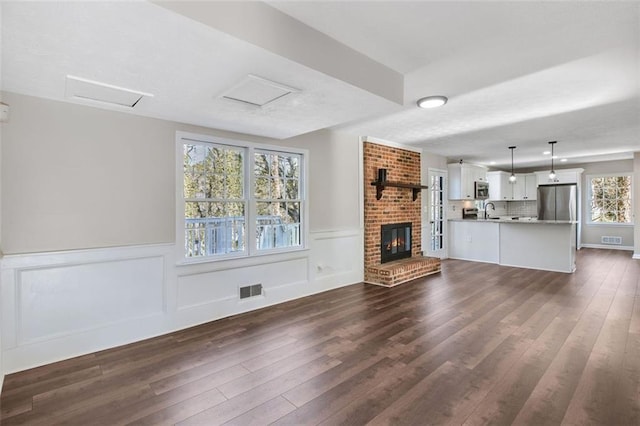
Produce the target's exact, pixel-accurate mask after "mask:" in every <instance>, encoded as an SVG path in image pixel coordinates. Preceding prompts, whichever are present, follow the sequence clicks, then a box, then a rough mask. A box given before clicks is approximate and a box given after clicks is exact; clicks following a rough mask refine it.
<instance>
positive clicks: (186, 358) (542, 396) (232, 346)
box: [0, 249, 640, 425]
mask: <svg viewBox="0 0 640 426" xmlns="http://www.w3.org/2000/svg"><path fill="white" fill-rule="evenodd" d="M442 266H443V267H442V273H441V274H437V275H432V276H429V277H427V278H424V279H421V280H416V281H413V282H411V283H407V284H403V285H400V286H398V287H396V288H392V289H388V288H382V287H376V286H372V285H365V284H357V285H352V286H349V287H345V288H341V289H338V290H333V291H329V292H326V293H322V294H319V295H315V296H311V297H307V298H304V299H299V300H295V301H292V302H288V303H284V304H281V305H277V306H273V307H270V308H266V309H263V310H260V311H256V312H251V313H247V314H243V315H239V316H235V317H232V318H227V319H223V320H220V321H215V322H212V323H209V324H205V325H201V326H198V327H194V328H190V329H188V330H183V331H180V332H176V333H173V334H170V335H166V336H162V337H158V338H155V339H150V340H146V341H143V342H139V343H135V344H131V345H128V346H124V347H119V348H115V349H110V350H106V351H103V352H99V353H95V354H91V355H86V356H82V357H79V358H75V359H71V360H68V361H63V362H59V363H56V364H52V365H48V366H44V367H40V368H36V369H33V370H28V371H24V372H20V373H17V374H12V375H9V376H7V377H6V378H5V383H4V389H3V391H2V396H1V400H0V401H1V412H2V425H18V424H30V425H31V424H38V425H54V424H68V425H94V424H95V425H124V424H136V425H158V424H180V425H214V424H235V425H250V424H271V423H273V424H277V425H313V424H326V425H334V424H347V425H358V424H365V423H370V424H374V425H378V424H393V425H426V424H454V425H460V424H465V425H467V424H468V425H476V424H503V425H506V424H526V425H555V424H576V425H586V424H595V425H639V424H640V261H639V260H632V259H631V254H630V253H629V252H624V251H614V250H594V249H584V250H581V251H580V253H579V256H578V271H577V272H576V273H575V274H562V273H553V272H544V271H534V270H528V269H518V268H509V267H503V266H496V265H489V264H482V263H470V262H463V261H455V260H448V261H444V262H443V265H442Z"/></svg>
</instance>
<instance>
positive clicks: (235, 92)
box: [220, 74, 300, 107]
mask: <svg viewBox="0 0 640 426" xmlns="http://www.w3.org/2000/svg"><path fill="white" fill-rule="evenodd" d="M298 92H300V89H296V88H293V87H289V86H286V85H284V84H280V83H276V82H275V81H271V80H267V79H266V78H262V77H258V76H257V75H253V74H249V75H248V76H246V77H245V78H244V79H243V80H242V81H241V82H240V83H238V84H236V85H235V86H233V87H232V88H231V89H229V90H227V91H226V92H224V93H223V94H222V95H220V97H222V98H224V99H229V100H232V101H237V102H242V103H245V104H250V105H255V106H259V107H261V106H264V105H267V104H269V103H271V102H273V101H275V100H276V99H280V98H282V97H284V96H287V95H288V94H290V93H298Z"/></svg>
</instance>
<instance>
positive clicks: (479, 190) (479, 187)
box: [474, 181, 489, 200]
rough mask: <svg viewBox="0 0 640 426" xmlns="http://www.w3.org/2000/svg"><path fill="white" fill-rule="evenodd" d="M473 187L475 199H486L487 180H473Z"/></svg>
mask: <svg viewBox="0 0 640 426" xmlns="http://www.w3.org/2000/svg"><path fill="white" fill-rule="evenodd" d="M474 187H475V197H474V198H475V199H476V200H486V199H487V198H489V182H480V181H475V182H474Z"/></svg>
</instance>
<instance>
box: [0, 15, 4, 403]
mask: <svg viewBox="0 0 640 426" xmlns="http://www.w3.org/2000/svg"><path fill="white" fill-rule="evenodd" d="M0 22H2V4H0ZM0 46H2V31H0ZM0 83H2V55H0ZM0 101H3V97H2V92H0ZM3 125H4V124H2V123H0V127H1V126H3ZM2 256H3V255H2V131H1V130H0V265H2ZM1 289H2V276H1V275H0V306H2V291H1ZM1 330H2V315H0V392H2V384H3V383H4V368H3V363H2V332H1Z"/></svg>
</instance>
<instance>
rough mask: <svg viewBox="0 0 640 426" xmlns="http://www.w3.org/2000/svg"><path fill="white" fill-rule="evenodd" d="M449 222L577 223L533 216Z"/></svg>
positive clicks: (457, 219)
mask: <svg viewBox="0 0 640 426" xmlns="http://www.w3.org/2000/svg"><path fill="white" fill-rule="evenodd" d="M448 220H449V222H472V223H473V222H488V223H529V224H539V225H577V224H578V222H577V221H575V220H538V219H535V218H522V219H502V218H490V219H461V218H456V219H448Z"/></svg>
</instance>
